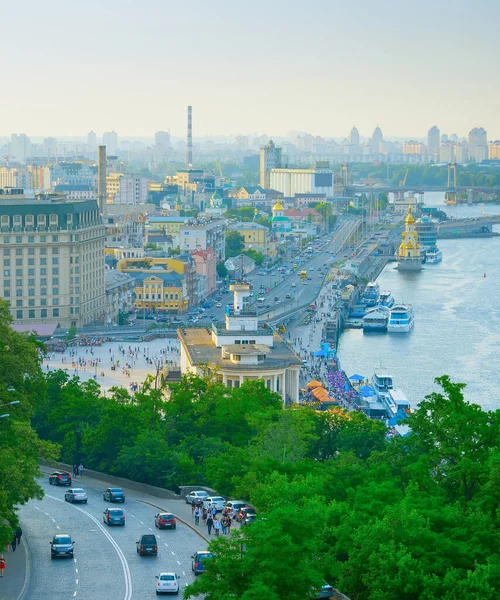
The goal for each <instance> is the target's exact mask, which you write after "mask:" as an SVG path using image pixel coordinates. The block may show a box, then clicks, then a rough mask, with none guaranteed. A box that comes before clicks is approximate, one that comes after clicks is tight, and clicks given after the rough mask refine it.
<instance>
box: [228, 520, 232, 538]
mask: <svg viewBox="0 0 500 600" xmlns="http://www.w3.org/2000/svg"><path fill="white" fill-rule="evenodd" d="M232 524H233V522H232V520H231V517H228V519H227V535H229V534H230V533H231V525H232Z"/></svg>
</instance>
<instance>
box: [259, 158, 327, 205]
mask: <svg viewBox="0 0 500 600" xmlns="http://www.w3.org/2000/svg"><path fill="white" fill-rule="evenodd" d="M270 187H271V188H273V189H275V190H278V191H279V192H281V193H282V194H284V196H286V197H292V196H295V194H311V193H312V194H326V195H327V196H333V171H332V169H331V167H330V165H329V163H316V166H315V167H314V168H313V169H272V170H271V173H270Z"/></svg>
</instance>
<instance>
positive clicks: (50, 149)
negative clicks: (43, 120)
mask: <svg viewBox="0 0 500 600" xmlns="http://www.w3.org/2000/svg"><path fill="white" fill-rule="evenodd" d="M43 154H44V156H46V157H47V159H49V160H50V159H51V158H55V157H57V140H56V138H53V137H48V138H45V139H44V140H43Z"/></svg>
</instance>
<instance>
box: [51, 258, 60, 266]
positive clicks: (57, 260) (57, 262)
mask: <svg viewBox="0 0 500 600" xmlns="http://www.w3.org/2000/svg"><path fill="white" fill-rule="evenodd" d="M52 264H53V265H58V264H59V258H58V257H57V256H55V257H54V258H53V259H52Z"/></svg>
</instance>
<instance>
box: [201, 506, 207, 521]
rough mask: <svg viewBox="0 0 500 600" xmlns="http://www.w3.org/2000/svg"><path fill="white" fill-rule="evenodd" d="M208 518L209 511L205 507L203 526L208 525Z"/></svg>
mask: <svg viewBox="0 0 500 600" xmlns="http://www.w3.org/2000/svg"><path fill="white" fill-rule="evenodd" d="M207 516H208V511H207V509H206V508H205V507H203V516H202V519H203V525H206V524H207Z"/></svg>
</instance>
